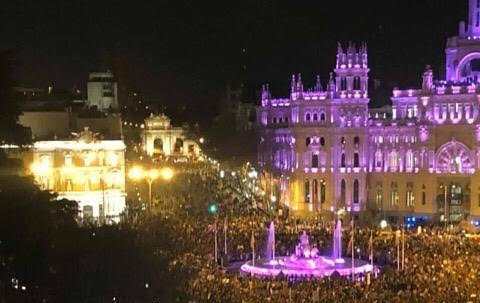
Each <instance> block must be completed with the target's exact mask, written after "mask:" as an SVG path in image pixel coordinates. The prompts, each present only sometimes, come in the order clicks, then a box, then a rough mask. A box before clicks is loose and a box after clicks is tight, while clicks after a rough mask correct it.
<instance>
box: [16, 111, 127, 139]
mask: <svg viewBox="0 0 480 303" xmlns="http://www.w3.org/2000/svg"><path fill="white" fill-rule="evenodd" d="M19 123H20V124H21V125H22V126H24V127H27V128H30V131H31V133H32V139H33V140H34V141H35V140H53V139H68V138H70V134H71V133H72V132H77V131H81V130H83V129H84V128H85V127H89V129H90V130H92V131H94V132H98V133H101V134H102V136H104V138H108V139H120V138H121V137H122V126H121V124H122V121H121V117H120V115H119V114H108V115H107V114H104V113H100V112H88V111H87V112H85V111H83V112H72V111H70V110H69V109H66V110H65V109H64V110H42V111H24V112H23V113H22V114H21V115H20V116H19Z"/></svg>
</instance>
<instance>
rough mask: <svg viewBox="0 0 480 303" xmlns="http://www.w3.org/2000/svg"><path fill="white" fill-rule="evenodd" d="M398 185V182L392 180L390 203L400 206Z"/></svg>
mask: <svg viewBox="0 0 480 303" xmlns="http://www.w3.org/2000/svg"><path fill="white" fill-rule="evenodd" d="M398 200H399V198H398V186H397V182H392V184H391V186H390V205H391V206H398Z"/></svg>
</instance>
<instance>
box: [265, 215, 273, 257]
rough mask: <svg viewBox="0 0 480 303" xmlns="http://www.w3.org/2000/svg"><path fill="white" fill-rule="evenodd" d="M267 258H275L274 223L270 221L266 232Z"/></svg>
mask: <svg viewBox="0 0 480 303" xmlns="http://www.w3.org/2000/svg"><path fill="white" fill-rule="evenodd" d="M266 257H267V260H275V225H274V224H273V221H272V222H271V223H270V227H269V228H268V234H267V253H266Z"/></svg>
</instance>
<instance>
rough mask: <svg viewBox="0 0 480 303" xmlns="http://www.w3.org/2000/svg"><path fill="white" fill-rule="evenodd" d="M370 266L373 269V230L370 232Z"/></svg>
mask: <svg viewBox="0 0 480 303" xmlns="http://www.w3.org/2000/svg"><path fill="white" fill-rule="evenodd" d="M370 265H371V266H372V268H373V230H370Z"/></svg>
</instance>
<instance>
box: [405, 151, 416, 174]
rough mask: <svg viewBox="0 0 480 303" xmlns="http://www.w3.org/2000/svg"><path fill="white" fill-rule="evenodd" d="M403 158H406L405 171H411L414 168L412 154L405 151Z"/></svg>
mask: <svg viewBox="0 0 480 303" xmlns="http://www.w3.org/2000/svg"><path fill="white" fill-rule="evenodd" d="M405 158H407V159H406V160H407V161H406V162H407V163H406V164H407V165H406V167H407V170H411V169H413V167H414V164H415V163H414V157H413V152H412V151H411V150H408V151H407V154H406V155H405Z"/></svg>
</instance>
